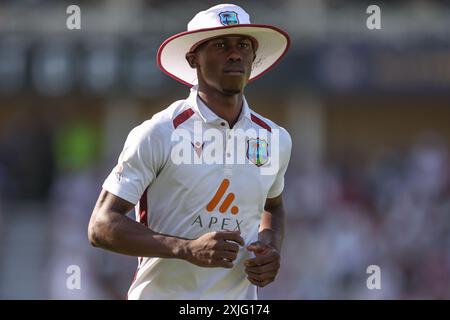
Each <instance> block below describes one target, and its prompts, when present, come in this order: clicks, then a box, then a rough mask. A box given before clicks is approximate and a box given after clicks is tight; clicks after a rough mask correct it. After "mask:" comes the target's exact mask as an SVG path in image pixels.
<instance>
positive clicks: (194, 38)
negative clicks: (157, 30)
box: [157, 24, 290, 86]
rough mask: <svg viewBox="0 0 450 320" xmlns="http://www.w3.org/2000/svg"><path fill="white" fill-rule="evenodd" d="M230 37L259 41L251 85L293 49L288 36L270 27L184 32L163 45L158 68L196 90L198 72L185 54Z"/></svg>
mask: <svg viewBox="0 0 450 320" xmlns="http://www.w3.org/2000/svg"><path fill="white" fill-rule="evenodd" d="M230 34H235V35H248V36H250V37H253V38H254V39H255V40H256V41H258V49H257V51H256V58H255V60H254V61H253V65H252V72H251V74H250V78H249V81H252V80H255V79H256V78H258V77H260V76H262V75H263V74H264V73H265V72H267V71H268V70H269V69H271V68H272V67H273V66H274V65H275V64H276V63H277V62H278V61H279V60H280V59H281V58H282V57H283V56H284V55H285V54H286V51H287V50H288V48H289V46H290V39H289V36H288V34H287V33H286V32H284V31H283V30H281V29H278V28H276V27H274V26H268V25H258V24H239V25H234V26H224V27H217V28H210V29H199V30H194V31H185V32H182V33H178V34H176V35H174V36H172V37H170V38H168V39H167V40H166V41H164V42H163V43H162V44H161V46H160V47H159V49H158V54H157V61H158V66H159V67H160V69H161V70H162V71H163V72H165V73H166V74H167V75H169V76H170V77H172V78H174V79H175V80H177V81H179V82H181V83H183V84H185V85H188V86H193V85H194V84H196V82H197V71H196V69H194V68H191V66H190V65H189V63H188V62H187V60H186V53H188V52H189V51H190V50H191V48H192V47H193V46H194V45H195V44H198V43H199V42H202V41H204V40H206V39H209V38H214V37H218V36H222V35H230Z"/></svg>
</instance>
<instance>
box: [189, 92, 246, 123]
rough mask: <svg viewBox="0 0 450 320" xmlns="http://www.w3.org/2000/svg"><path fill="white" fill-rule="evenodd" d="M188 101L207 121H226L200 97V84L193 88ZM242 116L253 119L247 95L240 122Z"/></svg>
mask: <svg viewBox="0 0 450 320" xmlns="http://www.w3.org/2000/svg"><path fill="white" fill-rule="evenodd" d="M187 103H188V104H189V106H190V107H191V108H192V109H193V110H194V112H196V113H197V114H198V115H199V116H200V118H202V120H203V121H205V122H206V123H212V122H222V121H224V119H222V118H221V117H219V116H218V115H217V114H216V113H214V111H212V110H211V109H210V108H209V107H208V106H207V105H206V104H205V103H204V102H203V101H202V100H201V99H200V97H199V96H198V85H195V86H193V87H192V88H191V93H190V94H189V97H188V99H187ZM242 118H247V119H249V120H250V119H251V113H250V107H249V106H248V103H247V99H245V97H243V104H242V109H241V113H240V114H239V118H238V120H237V122H239V121H240V120H241V119H242Z"/></svg>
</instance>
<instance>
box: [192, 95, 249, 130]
mask: <svg viewBox="0 0 450 320" xmlns="http://www.w3.org/2000/svg"><path fill="white" fill-rule="evenodd" d="M198 95H199V97H200V99H202V101H203V102H204V103H205V104H206V106H207V107H208V108H210V109H211V110H212V111H213V112H214V113H215V114H217V115H218V116H219V117H221V118H222V119H224V120H226V121H227V122H228V124H229V125H230V128H232V127H233V126H234V124H235V123H236V122H237V120H238V118H239V114H240V113H241V110H242V105H243V94H242V93H238V94H230V95H226V94H223V93H221V92H219V91H216V90H214V91H213V90H205V89H200V88H199V90H198Z"/></svg>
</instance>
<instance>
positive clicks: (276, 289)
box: [0, 0, 450, 299]
mask: <svg viewBox="0 0 450 320" xmlns="http://www.w3.org/2000/svg"><path fill="white" fill-rule="evenodd" d="M218 3H219V2H209V1H161V0H128V1H119V0H109V1H107V0H103V1H88V0H85V1H61V0H59V1H56V0H9V1H8V0H0V298H2V299H124V298H125V295H126V291H127V289H128V286H129V285H130V283H131V280H132V278H133V275H134V271H135V269H136V266H137V259H136V258H133V257H127V256H121V255H117V254H114V253H108V252H106V251H103V250H100V249H95V248H92V247H91V246H90V245H89V243H88V241H87V224H88V220H89V217H90V214H91V212H92V209H93V207H94V204H95V200H96V198H97V196H98V193H99V191H100V188H101V184H102V182H103V180H104V179H105V177H106V176H107V174H108V173H109V172H110V170H111V169H112V168H113V167H114V166H115V164H116V161H117V157H118V155H119V153H120V151H121V149H122V146H123V143H124V141H125V138H126V135H127V134H128V132H129V131H130V130H131V129H132V128H133V127H134V126H136V125H138V124H140V123H141V122H142V121H144V120H145V119H148V118H150V117H151V116H152V115H153V114H154V113H156V112H158V111H159V110H162V109H164V108H165V107H166V106H168V105H169V104H170V103H171V102H172V101H175V100H178V99H184V98H185V97H187V95H188V93H189V90H188V88H187V87H185V86H183V85H181V84H178V83H176V82H175V81H173V80H172V79H171V78H169V77H168V76H166V75H164V74H163V73H162V72H161V71H160V70H159V69H158V67H157V65H156V59H155V55H156V51H157V49H158V47H159V45H160V44H161V42H162V41H163V40H164V39H166V38H167V37H169V36H171V35H173V34H175V33H178V32H181V31H184V30H185V29H186V24H187V22H188V21H189V20H190V19H191V18H192V17H193V16H194V15H195V13H197V12H198V11H200V10H203V9H206V8H208V7H210V6H212V5H215V4H218ZM234 3H236V4H239V5H242V6H243V7H244V9H246V11H247V12H249V13H250V15H251V18H252V22H253V23H267V24H273V25H277V26H279V27H281V28H282V29H284V30H286V31H287V32H288V33H289V34H290V36H291V38H292V46H291V49H290V51H289V52H288V54H287V55H286V56H285V58H284V59H283V60H282V61H281V63H280V64H279V65H278V66H277V67H276V68H274V69H272V70H271V71H270V72H269V73H267V74H266V75H264V76H263V77H261V78H260V79H259V80H258V81H255V82H254V83H251V84H250V85H249V86H248V87H247V90H246V96H247V99H248V100H249V102H250V105H251V107H252V108H253V109H254V110H255V111H257V112H258V113H261V114H262V115H264V116H266V117H268V118H270V119H273V120H274V121H275V122H277V123H278V124H280V125H282V126H283V127H285V128H286V129H288V131H289V132H290V133H291V136H292V139H293V153H292V158H291V162H290V166H289V169H288V172H287V175H286V186H285V190H284V195H285V196H284V199H285V206H286V210H287V215H288V216H287V218H288V223H287V230H286V237H285V243H284V248H283V255H282V257H283V260H282V268H281V271H280V274H279V276H278V278H277V280H276V282H275V283H274V284H272V285H270V286H268V287H266V288H264V289H263V290H261V291H260V292H261V296H262V298H265V299H400V298H401V299H417V298H424V299H449V298H450V183H449V182H450V161H449V142H450V35H449V33H450V3H449V2H448V1H444V0H442V1H437V0H433V1H431V0H423V1H419V0H417V1H406V0H404V1H400V0H396V1H393V0H392V1H374V2H367V1H356V0H354V1H348V0H347V1H343V0H341V1H340V0H328V1H325V0H314V1H294V0H260V1H235V2H234ZM70 4H77V5H79V6H80V8H81V30H68V29H67V27H66V19H67V18H68V16H69V15H68V14H67V13H66V9H67V7H68V5H70ZM370 4H377V5H379V6H380V8H381V26H382V29H381V30H369V29H368V28H367V27H366V20H367V18H368V17H369V14H367V13H366V9H367V7H368V5H370ZM70 265H78V266H80V268H81V289H80V290H68V289H67V288H66V280H67V278H68V276H69V275H68V274H66V270H67V267H68V266H70ZM369 265H378V266H379V267H380V269H381V289H380V290H369V289H368V288H367V287H366V280H367V278H368V277H369V275H368V274H367V273H366V269H367V267H368V266H369Z"/></svg>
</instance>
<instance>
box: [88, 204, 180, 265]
mask: <svg viewBox="0 0 450 320" xmlns="http://www.w3.org/2000/svg"><path fill="white" fill-rule="evenodd" d="M89 229H90V230H89V233H90V237H89V238H90V239H91V243H92V244H93V245H94V246H97V247H101V248H103V249H107V250H110V251H114V252H117V253H122V254H126V255H131V256H137V257H160V258H179V259H185V258H186V248H187V243H188V241H189V240H188V239H183V238H178V237H173V236H168V235H164V234H159V233H156V232H154V231H152V230H150V229H149V228H147V227H145V226H143V225H141V224H140V223H138V222H136V221H134V220H132V219H130V218H128V217H127V216H124V215H122V214H120V213H117V212H113V211H109V212H104V213H102V214H101V215H99V217H98V218H96V219H95V218H94V221H91V224H90V226H89Z"/></svg>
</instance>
